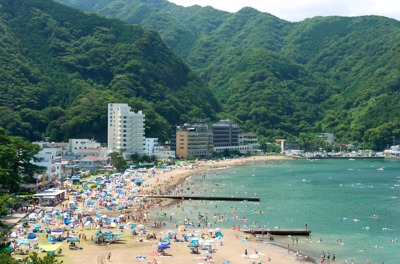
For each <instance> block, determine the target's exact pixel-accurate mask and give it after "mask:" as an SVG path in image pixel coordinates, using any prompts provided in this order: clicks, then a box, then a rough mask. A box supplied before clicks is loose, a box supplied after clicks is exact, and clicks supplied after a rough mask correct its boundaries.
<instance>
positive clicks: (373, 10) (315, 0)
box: [168, 0, 400, 21]
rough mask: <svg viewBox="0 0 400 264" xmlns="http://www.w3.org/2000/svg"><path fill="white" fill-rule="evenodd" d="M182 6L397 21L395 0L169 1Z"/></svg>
mask: <svg viewBox="0 0 400 264" xmlns="http://www.w3.org/2000/svg"><path fill="white" fill-rule="evenodd" d="M168 1H169V2H172V3H175V4H178V5H182V6H192V5H196V4H197V5H200V6H212V7H214V8H216V9H219V10H225V11H228V12H236V11H238V10H239V9H241V8H242V7H245V6H250V7H253V8H255V9H257V10H259V11H261V12H266V13H270V14H272V15H274V16H277V17H279V18H282V19H285V20H288V21H301V20H304V19H306V18H309V17H314V16H332V15H338V16H361V15H380V16H386V17H391V18H395V19H397V20H400V1H398V0H168Z"/></svg>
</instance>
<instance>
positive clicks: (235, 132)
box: [212, 120, 239, 148]
mask: <svg viewBox="0 0 400 264" xmlns="http://www.w3.org/2000/svg"><path fill="white" fill-rule="evenodd" d="M212 130H213V141H214V148H215V147H231V146H239V126H238V125H236V124H233V123H232V122H231V121H229V120H220V121H219V123H217V124H213V125H212Z"/></svg>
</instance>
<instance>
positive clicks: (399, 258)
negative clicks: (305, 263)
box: [158, 159, 400, 264]
mask: <svg viewBox="0 0 400 264" xmlns="http://www.w3.org/2000/svg"><path fill="white" fill-rule="evenodd" d="M399 184H400V160H391V159H355V160H353V159H343V160H333V159H313V160H284V161H269V162H257V163H249V164H245V165H241V166H235V167H230V168H226V169H218V170H209V171H207V172H205V173H201V174H199V175H193V176H191V177H190V178H189V179H187V181H186V182H185V183H184V184H183V185H182V186H181V187H180V188H179V189H180V190H181V192H183V193H185V194H193V195H209V196H241V197H242V196H245V197H253V196H258V197H260V202H259V203H257V202H247V201H243V202H226V201H207V202H206V201H184V202H183V203H182V204H181V206H180V207H177V206H171V207H169V208H165V209H163V210H164V211H165V213H166V216H164V217H163V216H159V218H158V220H160V221H164V222H167V224H169V225H176V226H178V225H179V226H180V225H182V224H183V223H184V219H186V221H188V219H189V222H193V224H194V226H193V227H194V228H196V226H197V225H198V222H199V221H198V215H203V216H204V215H206V216H207V219H208V221H209V223H210V224H209V225H210V227H212V228H214V227H219V228H232V227H233V226H238V225H240V226H241V228H242V229H243V228H244V226H248V227H257V226H263V227H266V228H304V227H305V225H307V226H308V228H309V229H310V230H311V237H310V238H309V239H306V238H304V237H299V242H298V244H295V246H294V247H293V249H295V250H296V251H297V250H298V251H300V252H302V253H304V254H306V255H308V256H310V257H313V258H314V259H319V257H320V255H321V254H322V252H325V253H328V252H329V254H330V256H332V255H333V254H335V256H336V263H346V262H345V261H347V262H348V263H352V261H353V263H367V262H368V260H369V261H370V263H379V264H383V263H385V264H398V263H400V242H397V241H398V240H399V239H400V200H399V199H400V198H399V197H400V187H399ZM222 216H223V217H222ZM243 219H247V220H243ZM265 243H267V242H265ZM278 243H280V244H281V245H283V246H287V245H288V244H290V245H292V238H290V237H281V238H280V239H279V240H278Z"/></svg>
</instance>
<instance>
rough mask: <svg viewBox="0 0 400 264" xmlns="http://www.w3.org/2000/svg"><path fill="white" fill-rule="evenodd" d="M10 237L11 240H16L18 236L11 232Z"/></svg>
mask: <svg viewBox="0 0 400 264" xmlns="http://www.w3.org/2000/svg"><path fill="white" fill-rule="evenodd" d="M10 237H11V238H17V237H18V234H17V233H16V232H11V234H10Z"/></svg>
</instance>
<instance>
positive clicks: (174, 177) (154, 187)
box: [15, 156, 305, 264]
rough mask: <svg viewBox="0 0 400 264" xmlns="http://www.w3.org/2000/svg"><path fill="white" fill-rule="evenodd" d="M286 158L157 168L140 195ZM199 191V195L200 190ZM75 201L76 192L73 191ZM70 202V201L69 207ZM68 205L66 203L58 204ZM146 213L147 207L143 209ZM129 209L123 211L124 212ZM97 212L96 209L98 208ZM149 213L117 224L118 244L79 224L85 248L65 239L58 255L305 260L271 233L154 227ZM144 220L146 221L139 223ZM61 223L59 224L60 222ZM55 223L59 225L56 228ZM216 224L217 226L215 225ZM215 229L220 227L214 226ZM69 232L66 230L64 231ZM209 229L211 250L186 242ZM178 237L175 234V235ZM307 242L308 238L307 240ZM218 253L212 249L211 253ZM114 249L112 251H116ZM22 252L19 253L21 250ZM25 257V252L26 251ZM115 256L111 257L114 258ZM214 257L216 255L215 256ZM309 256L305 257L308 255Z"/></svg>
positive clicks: (77, 259)
mask: <svg viewBox="0 0 400 264" xmlns="http://www.w3.org/2000/svg"><path fill="white" fill-rule="evenodd" d="M283 159H286V158H285V157H277V156H256V157H250V158H238V159H230V160H221V161H200V162H196V163H194V164H182V165H181V166H177V167H175V168H174V169H172V170H171V169H169V170H166V169H153V170H152V177H146V185H145V187H142V188H141V189H140V194H150V193H153V194H165V193H167V192H170V191H172V190H173V189H175V188H176V187H177V186H178V185H179V184H181V183H182V182H184V181H185V179H186V178H187V177H189V176H190V175H193V174H197V173H202V172H204V171H207V170H214V169H219V168H227V167H231V166H239V165H242V164H246V163H251V162H261V161H273V160H283ZM195 195H196V194H195ZM69 198H70V199H71V200H72V199H73V198H72V196H69ZM68 203H69V202H68V201H66V202H64V206H66V204H68ZM170 203H171V201H163V202H161V203H159V201H158V202H157V204H156V205H154V206H152V207H151V208H150V209H149V210H150V211H153V212H154V210H156V211H157V210H160V209H161V207H162V206H164V205H166V204H170ZM77 206H78V207H80V208H83V209H87V208H86V206H85V205H84V204H83V203H79V202H78V203H77ZM57 208H58V209H59V210H62V209H63V208H62V206H58V207H57ZM101 211H102V212H103V213H106V214H107V215H109V216H115V217H116V216H117V215H119V214H121V211H106V210H105V209H102V210H101ZM142 212H143V211H142ZM122 213H123V212H122ZM91 214H94V212H92V213H91ZM147 215H150V216H148V217H149V219H146V220H144V219H142V218H140V217H138V218H135V219H132V218H131V219H128V220H126V219H125V220H126V221H129V223H125V228H124V229H118V228H113V229H112V231H113V232H115V233H117V232H118V234H119V235H120V236H121V238H120V239H119V240H117V241H116V242H115V243H104V244H103V245H98V244H96V243H94V242H93V241H92V239H91V238H92V237H93V236H94V237H95V233H96V232H98V230H99V228H92V229H90V228H87V226H85V227H83V228H81V227H76V228H74V229H73V230H70V232H74V233H81V234H84V235H85V236H86V240H85V239H81V242H80V243H77V245H78V247H81V248H82V249H78V250H70V249H69V248H68V247H69V243H67V242H66V241H64V242H62V245H61V249H62V253H61V256H57V259H59V260H62V261H63V262H64V263H66V264H70V263H87V264H89V263H108V262H110V263H146V264H147V263H174V264H184V263H196V264H197V263H221V264H222V263H282V264H289V263H295V262H298V261H299V258H298V256H297V255H296V251H297V249H296V245H295V244H293V246H292V245H290V250H288V249H287V247H279V246H276V245H273V243H272V242H271V240H270V239H269V238H268V237H266V236H257V237H256V236H251V235H250V236H249V235H246V234H245V233H243V232H241V231H238V230H232V229H222V230H220V232H221V233H222V234H223V238H222V239H221V238H219V239H218V238H216V237H212V235H213V234H215V233H212V232H211V233H210V231H212V230H209V228H207V227H206V226H204V227H200V228H198V227H194V226H192V227H187V229H186V230H178V228H176V227H175V226H174V227H171V226H166V227H162V226H157V227H156V226H154V224H152V223H153V222H152V219H151V214H147ZM139 221H140V222H139ZM132 224H135V225H139V224H143V225H144V226H145V229H146V233H145V234H142V233H139V234H137V235H133V234H132V233H131V231H132V230H131V229H130V228H129V227H128V226H129V225H132ZM56 226H59V223H56ZM52 228H54V227H52ZM212 228H217V226H213V227H212ZM103 231H107V228H103ZM168 231H173V232H176V238H177V240H175V239H171V240H170V244H169V246H170V248H168V249H166V250H165V252H166V253H167V254H166V256H162V255H160V254H159V253H158V252H157V244H158V243H159V242H160V240H162V239H163V238H165V237H168ZM214 232H215V231H214ZM64 233H65V232H64ZM149 233H154V234H155V237H156V238H155V239H150V238H148V236H147V235H148V234H149ZM205 233H207V234H209V236H207V235H206V236H205V237H203V238H204V239H203V240H207V241H206V242H207V243H208V245H210V246H211V248H212V250H213V252H212V251H209V249H210V248H209V247H199V248H198V251H199V252H198V253H196V254H194V253H193V252H192V250H191V248H189V247H188V244H189V242H190V240H188V242H186V241H183V240H184V238H183V236H182V234H186V235H188V234H191V235H192V237H198V238H200V239H202V238H201V237H202V236H203V234H205ZM171 238H172V237H171ZM277 240H278V242H279V238H278V239H277ZM281 240H282V241H281V242H282V243H280V244H285V243H287V238H281ZM302 240H304V241H305V238H301V241H300V243H303V241H302ZM38 243H39V246H40V244H42V243H43V244H45V243H47V242H46V235H45V234H44V233H41V234H40V235H39V236H38ZM304 243H305V242H304ZM211 252H212V253H211ZM110 253H111V255H110ZM45 254H46V253H44V252H43V253H39V256H44V255H45ZM15 257H18V255H15ZM21 257H23V256H21ZM108 257H109V259H108ZM210 257H211V258H210ZM303 259H304V258H301V260H303Z"/></svg>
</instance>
